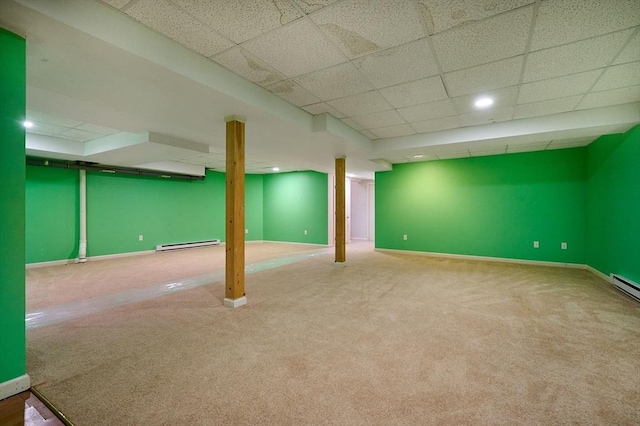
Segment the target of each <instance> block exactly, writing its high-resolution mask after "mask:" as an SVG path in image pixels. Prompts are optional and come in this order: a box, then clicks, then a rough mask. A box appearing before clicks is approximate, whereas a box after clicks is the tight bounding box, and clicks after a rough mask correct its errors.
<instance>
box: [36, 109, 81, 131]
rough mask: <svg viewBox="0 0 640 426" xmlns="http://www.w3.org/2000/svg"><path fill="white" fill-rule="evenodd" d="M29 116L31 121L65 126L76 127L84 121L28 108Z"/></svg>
mask: <svg viewBox="0 0 640 426" xmlns="http://www.w3.org/2000/svg"><path fill="white" fill-rule="evenodd" d="M27 118H28V119H29V120H31V121H38V122H40V123H48V124H55V125H57V126H63V127H76V126H80V125H81V124H83V123H82V121H78V120H72V119H69V118H65V117H58V116H55V115H50V114H45V113H43V112H39V111H33V110H30V109H28V110H27Z"/></svg>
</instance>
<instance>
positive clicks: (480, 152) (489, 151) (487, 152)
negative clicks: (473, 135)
mask: <svg viewBox="0 0 640 426" xmlns="http://www.w3.org/2000/svg"><path fill="white" fill-rule="evenodd" d="M506 151H507V147H506V146H505V147H503V148H497V149H483V148H479V150H478V151H474V150H473V149H469V153H470V154H471V156H472V157H484V156H487V155H500V154H504V153H505V152H506Z"/></svg>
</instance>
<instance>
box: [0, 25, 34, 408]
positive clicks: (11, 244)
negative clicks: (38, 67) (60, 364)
mask: <svg viewBox="0 0 640 426" xmlns="http://www.w3.org/2000/svg"><path fill="white" fill-rule="evenodd" d="M25 58H26V55H25V40H24V39H23V38H22V37H19V36H17V35H15V34H13V33H11V32H9V31H6V30H4V29H2V28H0V64H2V78H0V168H1V169H2V176H1V177H0V399H1V398H4V397H7V396H10V395H13V394H15V393H18V392H20V391H22V390H25V389H26V388H28V387H29V378H28V376H27V375H26V366H25V353H26V349H25V348H26V341H25V322H24V318H25V271H24V261H25V216H24V215H25V195H24V182H25V162H24V155H25V145H24V141H25V134H24V127H23V126H22V122H23V121H24V119H25V110H26V73H25Z"/></svg>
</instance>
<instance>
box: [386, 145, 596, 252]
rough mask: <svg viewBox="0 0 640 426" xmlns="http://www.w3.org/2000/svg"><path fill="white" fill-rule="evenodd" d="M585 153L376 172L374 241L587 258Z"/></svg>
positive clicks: (420, 247) (405, 246)
mask: <svg viewBox="0 0 640 426" xmlns="http://www.w3.org/2000/svg"><path fill="white" fill-rule="evenodd" d="M586 155H587V151H586V148H575V149H563V150H554V151H537V152H528V153H520V154H506V155H496V156H485V157H472V158H461V159H455V160H441V161H428V162H420V163H408V164H398V165H395V166H394V168H393V171H389V172H380V173H376V184H375V198H376V211H375V215H376V229H375V234H376V247H377V248H385V249H396V250H412V251H422V252H434V253H447V254H459V255H474V256H486V257H498V258H509V259H520V260H535V261H551V262H561V263H576V264H584V263H585V260H586V240H585V231H586V218H585V203H586V182H585V180H586V176H587V172H586ZM536 241H537V242H538V244H537V247H535V246H534V242H536ZM562 243H566V244H567V249H562Z"/></svg>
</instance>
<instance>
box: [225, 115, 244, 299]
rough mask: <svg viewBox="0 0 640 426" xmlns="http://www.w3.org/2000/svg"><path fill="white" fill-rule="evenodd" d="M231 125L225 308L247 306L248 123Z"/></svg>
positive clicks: (229, 119) (234, 118) (231, 119)
mask: <svg viewBox="0 0 640 426" xmlns="http://www.w3.org/2000/svg"><path fill="white" fill-rule="evenodd" d="M225 121H226V122H227V188H226V250H225V254H226V276H225V299H224V306H227V307H229V308H237V307H239V306H242V305H245V304H246V303H247V298H246V296H245V292H244V120H243V119H241V118H239V117H237V116H235V115H233V116H230V117H226V118H225Z"/></svg>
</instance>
